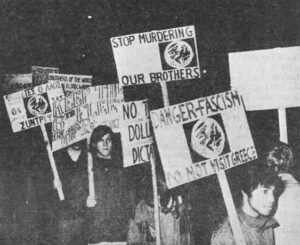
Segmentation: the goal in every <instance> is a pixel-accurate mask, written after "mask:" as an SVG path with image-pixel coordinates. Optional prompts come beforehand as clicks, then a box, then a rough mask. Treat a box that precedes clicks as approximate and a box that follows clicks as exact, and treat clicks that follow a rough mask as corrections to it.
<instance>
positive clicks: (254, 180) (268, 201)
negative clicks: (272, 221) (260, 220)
mask: <svg viewBox="0 0 300 245" xmlns="http://www.w3.org/2000/svg"><path fill="white" fill-rule="evenodd" d="M283 188H284V185H283V182H282V181H281V179H280V178H279V177H278V175H277V173H276V172H275V171H274V170H271V169H266V168H258V167H253V168H251V169H250V171H249V175H248V178H246V179H244V181H243V184H242V191H241V192H242V210H243V211H244V212H245V213H246V214H248V215H250V216H253V217H258V216H269V215H272V214H273V212H274V210H275V209H276V207H277V200H278V197H279V196H280V194H281V193H282V191H283Z"/></svg>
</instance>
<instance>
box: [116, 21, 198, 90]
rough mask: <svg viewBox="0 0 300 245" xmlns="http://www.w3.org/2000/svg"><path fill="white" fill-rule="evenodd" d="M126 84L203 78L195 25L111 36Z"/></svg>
mask: <svg viewBox="0 0 300 245" xmlns="http://www.w3.org/2000/svg"><path fill="white" fill-rule="evenodd" d="M111 45H112V49H113V53H114V57H115V62H116V66H117V71H118V78H119V82H120V84H121V85H122V86H127V85H137V84H145V83H157V82H163V81H165V82H168V81H177V80H186V79H194V78H200V68H199V60H198V51H197V42H196V35H195V28H194V26H184V27H178V28H173V29H167V30H157V31H151V32H144V33H137V34H132V35H125V36H120V37H113V38H111Z"/></svg>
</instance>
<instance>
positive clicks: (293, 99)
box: [229, 46, 300, 110]
mask: <svg viewBox="0 0 300 245" xmlns="http://www.w3.org/2000/svg"><path fill="white" fill-rule="evenodd" d="M229 67H230V77H231V87H232V89H236V90H238V91H239V92H240V93H241V94H242V95H243V99H244V102H245V107H246V110H269V109H279V108H288V107H298V106H300V96H299V93H300V85H299V81H300V46H298V47H285V48H274V49H263V50H253V51H247V52H236V53H229ZM274 95H276V96H274Z"/></svg>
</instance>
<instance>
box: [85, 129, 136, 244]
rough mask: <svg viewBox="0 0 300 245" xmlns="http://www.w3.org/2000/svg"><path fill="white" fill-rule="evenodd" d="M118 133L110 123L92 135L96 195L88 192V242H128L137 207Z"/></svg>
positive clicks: (91, 145)
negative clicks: (118, 146) (111, 127)
mask: <svg viewBox="0 0 300 245" xmlns="http://www.w3.org/2000/svg"><path fill="white" fill-rule="evenodd" d="M114 136H115V135H114V134H113V132H112V130H111V129H110V128H109V127H107V126H99V127H97V128H95V129H94V131H93V133H92V135H91V139H90V152H91V155H92V170H93V176H94V189H95V199H94V200H93V197H92V196H89V198H88V200H87V205H88V207H90V208H89V244H116V245H117V244H119V245H121V244H126V242H127V234H128V230H129V223H130V218H132V217H133V213H134V208H135V195H134V192H133V189H132V188H133V185H131V184H130V182H129V178H128V177H129V176H128V175H127V173H126V169H124V168H123V166H122V159H121V153H120V151H118V149H117V147H116V146H117V144H116V141H115V137H114Z"/></svg>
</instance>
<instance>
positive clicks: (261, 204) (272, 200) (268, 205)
mask: <svg viewBox="0 0 300 245" xmlns="http://www.w3.org/2000/svg"><path fill="white" fill-rule="evenodd" d="M275 192H276V191H275V187H274V186H270V187H265V186H263V185H259V186H258V187H257V188H256V189H255V190H254V191H253V192H252V196H251V197H249V198H248V202H249V207H250V209H252V211H253V213H256V214H257V215H263V216H268V215H270V214H271V213H272V211H273V209H274V207H275V204H276V193H275Z"/></svg>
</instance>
